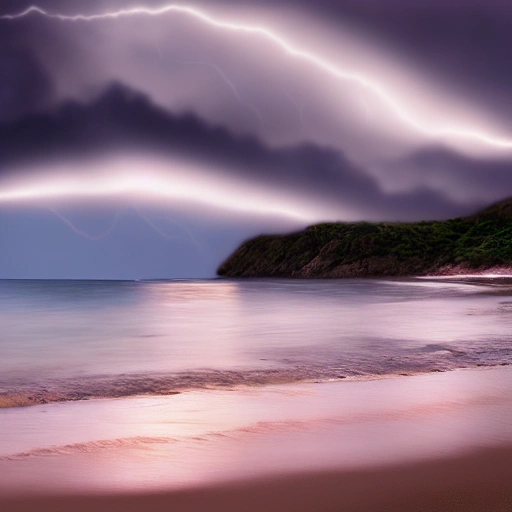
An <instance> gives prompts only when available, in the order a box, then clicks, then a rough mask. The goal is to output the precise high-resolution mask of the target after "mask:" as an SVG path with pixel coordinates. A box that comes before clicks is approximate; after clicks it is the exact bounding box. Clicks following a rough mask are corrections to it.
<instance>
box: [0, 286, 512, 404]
mask: <svg viewBox="0 0 512 512" xmlns="http://www.w3.org/2000/svg"><path fill="white" fill-rule="evenodd" d="M0 354H1V357H0V399H1V398H2V396H3V398H4V405H22V404H23V403H25V402H24V400H28V401H29V402H30V403H32V402H33V403H40V402H46V401H56V400H68V399H78V398H87V397H102V396H106V397H108V396H124V395H134V394H166V393H172V392H173V391H178V390H183V389H191V388H201V387H218V386H226V385H237V384H249V385H256V384H265V383H276V382H292V381H299V380H304V379H306V380H325V379H342V378H354V377H365V376H366V377H373V376H377V375H384V374H400V373H414V372H431V371H444V370H450V369H455V368H463V367H474V366H482V365H500V364H507V363H508V364H510V363H512V281H507V279H500V280H498V279H480V280H478V279H473V280H471V279H466V280H434V279H428V280H427V279H405V280H404V279H402V280H369V279H365V280H363V279H354V280H325V281H324V280H321V281H320V280H318V281H303V280H228V279H226V280H224V279H219V280H204V281H194V280H187V281H145V282H120V281H0ZM5 400H7V401H5ZM0 405H1V404H0Z"/></svg>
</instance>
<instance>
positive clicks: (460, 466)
mask: <svg viewBox="0 0 512 512" xmlns="http://www.w3.org/2000/svg"><path fill="white" fill-rule="evenodd" d="M0 510H2V511H4V512H22V511H38V512H46V511H48V512H50V511H51V512H59V511H68V510H73V511H75V512H81V511H84V512H86V511H87V512H89V511H94V512H103V511H105V512H107V511H108V512H116V511H120V512H121V511H123V512H131V511H133V512H135V511H143V510H150V511H152V512H160V511H162V512H163V511H169V510H172V511H174V512H178V511H187V512H192V511H210V512H216V511H219V512H220V511H222V512H231V511H232V512H241V511H245V512H251V511H255V512H256V511H266V512H274V511H275V512H283V511H297V512H306V511H311V512H323V511H326V512H327V511H332V512H335V511H341V510H344V511H354V512H355V511H361V512H363V511H365V512H367V511H371V510H376V511H377V510H378V511H381V512H384V511H394V512H399V511H416V510H418V511H419V510H424V511H461V512H462V511H464V512H472V511H482V512H484V511H485V512H490V511H494V512H501V511H503V512H510V511H511V510H512V447H499V448H489V449H485V450H480V451H478V452H475V453H471V454H465V455H463V456H458V457H452V458H449V459H441V460H435V461H428V462H421V463H414V464H407V465H401V466H398V467H381V468H375V469H372V470H362V471H351V472H350V471H337V472H335V471H330V472H314V473H309V474H300V475H293V476H286V475H285V476H280V477H275V478H273V479H256V480H252V481H245V482H238V483H236V484H221V485H217V486H208V487H204V488H194V489H188V490H180V491H174V492H170V493H147V494H132V493H124V494H110V495H108V494H107V495H105V494H96V495H94V494H92V495H91V494H88V495H74V496H73V495H71V496H66V495H63V496H62V495H61V496H54V497H52V496H44V495H39V496H31V497H18V498H11V499H8V498H5V497H4V498H3V499H1V498H0Z"/></svg>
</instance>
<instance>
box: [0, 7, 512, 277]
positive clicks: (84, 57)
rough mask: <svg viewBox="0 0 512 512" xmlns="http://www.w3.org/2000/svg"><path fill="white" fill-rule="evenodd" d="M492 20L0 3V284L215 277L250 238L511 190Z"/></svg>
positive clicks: (476, 202) (425, 11)
mask: <svg viewBox="0 0 512 512" xmlns="http://www.w3.org/2000/svg"><path fill="white" fill-rule="evenodd" d="M32 5H34V6H35V7H36V8H32V9H30V7H31V6H32ZM511 23H512V4H510V2H509V1H508V0H507V1H502V0H473V1H472V0H465V1H460V0H432V1H430V2H410V1H405V0H385V1H383V0H302V1H300V0H277V1H276V0H272V1H270V0H245V1H244V0H236V1H235V0H231V1H230V0H210V1H208V2H193V3H189V2H187V1H184V2H180V3H175V4H173V3H169V2H154V1H152V2H150V1H146V2H143V1H142V0H139V1H131V0H127V1H121V0H115V1H109V0H93V1H87V2H85V1H79V0H66V1H64V0H55V1H53V0H46V1H45V0H40V1H39V3H36V4H33V3H32V2H24V1H20V0H3V1H2V2H1V4H0V278H107V279H120V278H126V279H134V278H140V279H142V278H172V277H213V276H214V275H215V269H216V268H217V266H218V265H219V264H220V263H221V261H222V260H223V259H224V258H225V257H227V256H228V255H229V253H230V252H231V251H232V250H233V249H234V248H236V246H237V245H239V244H240V243H241V242H242V241H243V240H244V239H246V238H248V237H251V236H254V235H256V234H260V233H263V232H266V233H281V232H287V231H291V230H296V229H300V228H303V227H305V226H307V225H309V224H312V223H316V222H322V221H356V220H371V221H379V220H387V221H399V220H421V219H444V218H449V217H455V216H458V215H465V214H468V213H472V212H474V211H475V210H477V209H478V208H480V207H482V206H485V205H487V204H489V203H491V202H494V201H497V200H500V199H503V198H505V197H508V196H510V195H512V165H511V164H512V101H511V99H512V94H511V93H512V66H510V65H509V61H510V49H511V48H512V31H511V30H510V26H511Z"/></svg>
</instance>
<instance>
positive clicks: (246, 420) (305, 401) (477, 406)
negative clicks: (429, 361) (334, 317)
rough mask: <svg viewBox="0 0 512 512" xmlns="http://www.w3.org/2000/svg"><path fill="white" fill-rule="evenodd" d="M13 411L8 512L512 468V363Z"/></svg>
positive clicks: (6, 456) (6, 415) (1, 493)
mask: <svg viewBox="0 0 512 512" xmlns="http://www.w3.org/2000/svg"><path fill="white" fill-rule="evenodd" d="M484 370H485V371H484ZM1 415H2V421H1V422H0V474H2V479H0V509H2V510H4V508H3V507H2V505H1V503H3V502H5V501H6V500H7V499H8V497H9V496H10V497H11V498H14V497H15V495H17V497H18V499H24V498H28V497H30V496H33V497H34V499H35V498H36V497H37V498H39V497H41V498H44V499H45V500H49V501H48V502H49V503H50V501H51V500H54V499H57V496H58V495H59V496H64V497H62V498H58V499H72V498H70V495H72V496H88V498H86V500H88V502H89V503H91V501H90V499H96V498H94V497H98V496H107V495H108V496H113V495H117V494H120V495H121V497H122V496H125V497H126V496H131V495H133V493H135V494H137V495H140V496H142V497H141V499H143V500H146V499H148V498H147V495H148V494H150V495H152V496H155V495H159V496H162V495H165V496H166V498H165V500H167V497H168V496H169V495H171V494H172V495H173V496H175V495H176V493H180V492H181V491H183V490H185V489H189V491H190V492H192V491H194V492H195V491H196V490H198V489H199V490H201V489H206V490H208V489H209V490H210V491H211V490H212V489H213V490H217V489H227V488H236V489H238V488H239V487H240V486H244V485H248V486H249V487H251V488H252V489H253V490H252V491H251V490H250V489H249V491H247V492H248V493H249V494H248V495H251V493H253V494H258V492H259V491H258V492H256V491H255V490H254V489H255V487H254V486H256V487H257V486H259V485H260V484H261V482H263V481H265V482H269V483H270V484H271V483H272V482H274V481H285V480H287V479H288V480H289V481H290V482H294V483H293V486H298V487H299V488H300V487H301V485H299V484H298V483H297V482H298V481H299V480H300V479H301V478H302V479H308V480H309V479H315V478H317V476H316V475H320V474H322V475H333V476H332V478H334V477H336V479H338V480H340V479H341V480H342V481H343V482H345V481H346V479H347V478H348V477H346V475H348V474H354V473H356V474H357V475H359V476H358V479H360V480H361V482H362V483H361V485H363V483H364V481H365V480H367V479H368V478H369V477H368V476H366V477H363V476H361V475H368V474H370V473H372V474H373V473H375V474H377V476H375V478H384V477H385V475H386V474H387V473H388V472H389V471H391V470H392V471H395V470H396V471H398V469H397V468H409V469H407V470H405V469H404V470H403V474H405V475H407V474H408V472H409V471H413V470H414V471H416V469H414V468H417V466H418V465H422V464H434V463H435V464H437V465H438V466H439V467H444V466H445V465H446V464H447V463H450V461H452V460H455V459H456V460H459V459H460V458H461V457H465V456H466V455H467V454H470V455H471V454H473V455H471V457H473V456H475V457H476V455H475V452H479V453H480V455H478V454H477V455H478V456H477V457H476V458H480V457H481V456H484V458H485V459H486V460H487V458H489V457H490V455H489V454H491V453H492V454H493V455H492V457H494V458H495V459H496V460H497V461H498V462H496V464H502V462H499V461H500V460H501V458H500V457H501V455H499V454H500V453H501V452H503V454H507V455H506V456H505V455H503V457H504V458H505V460H506V461H507V464H508V466H509V467H511V468H512V431H511V430H510V422H511V421H512V368H510V367H508V368H507V367H503V368H482V369H472V370H465V371H457V372H455V371H454V372H446V373H435V374H422V375H415V376H410V377H409V378H407V379H397V378H384V379H377V380H365V381H356V380H355V381H347V382H343V384H342V383H341V382H326V383H322V384H321V385H320V384H315V383H299V384H288V385H274V386H265V387H262V388H252V389H251V388H244V389H241V388H240V389H232V390H197V391H191V392H190V393H184V394H180V395H175V396H172V397H129V398H121V399H116V400H110V399H107V400H90V401H81V402H67V403H58V404H48V405H41V406H37V407H26V408H13V409H5V410H4V411H3V412H1ZM465 454H466V455H465ZM486 454H487V455H486ZM468 456H469V455H468ZM496 457H497V458H496ZM475 460H476V459H475ZM442 461H444V462H442ZM454 464H455V463H454ZM457 464H458V463H457ZM468 464H469V462H468ZM465 465H466V464H465V463H464V464H459V466H460V469H461V470H464V471H465ZM489 465H491V462H489ZM479 466H480V463H478V464H477V463H476V462H475V463H474V468H475V471H477V470H478V468H479ZM491 466H492V465H491ZM411 468H412V469H411ZM491 469H492V468H491ZM491 469H490V470H489V471H488V472H487V473H489V472H491ZM436 471H437V470H436ZM420 473H421V471H420ZM379 474H381V476H378V475H379ZM418 474H419V473H418ZM457 474H458V470H457ZM455 476H457V475H455ZM480 476H482V477H483V478H484V480H485V478H487V476H486V474H484V475H480ZM372 478H373V477H372ZM457 478H458V477H457ZM496 478H498V480H499V478H501V477H499V475H498V476H497V477H496ZM370 480H371V479H370ZM498 480H496V481H498ZM419 481H421V478H420V477H419V476H418V482H419ZM510 481H512V479H511V480H510ZM283 485H284V484H283ZM290 485H292V483H291V484H290ZM340 485H341V484H340ZM343 485H344V484H343ZM365 485H366V484H365ZM390 485H395V484H393V483H392V482H391V483H390ZM396 485H398V484H396ZM436 485H437V484H436ZM475 485H476V484H475ZM349 487H350V486H349ZM189 491H187V492H189ZM210 491H208V492H210ZM201 492H202V491H201ZM215 492H217V491H215ZM230 492H231V491H230ZM237 492H238V491H237ZM244 493H245V494H247V493H246V492H245V491H244ZM44 496H46V497H44ZM66 496H67V498H66ZM11 498H9V499H11ZM384 498H385V496H384ZM116 499H117V498H116ZM155 499H156V498H155ZM172 499H174V498H172ZM251 499H252V498H251ZM255 499H256V498H255ZM286 499H288V498H286ZM16 506H18V505H16ZM119 506H123V507H124V505H119ZM262 506H263V505H262ZM265 506H266V505H265ZM48 507H50V505H48ZM338 509H339V508H338ZM15 510H18V509H15ZM312 510H314V509H312Z"/></svg>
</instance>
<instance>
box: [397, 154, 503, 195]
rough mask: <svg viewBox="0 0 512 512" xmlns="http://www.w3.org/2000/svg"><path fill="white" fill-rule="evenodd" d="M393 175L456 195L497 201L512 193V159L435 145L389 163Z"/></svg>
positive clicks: (407, 183)
mask: <svg viewBox="0 0 512 512" xmlns="http://www.w3.org/2000/svg"><path fill="white" fill-rule="evenodd" d="M387 171H388V174H389V177H390V178H391V179H393V178H394V179H397V180H400V181H402V182H403V184H404V185H405V186H406V187H408V188H414V187H418V186H423V187H430V188H432V189H437V190H447V191H450V192H451V194H452V195H454V196H455V197H457V196H458V197H464V198H465V199H466V200H469V201H472V200H473V201H474V200H475V198H479V199H480V200H482V201H487V202H490V201H497V200H499V199H503V198H505V197H509V196H511V195H512V160H510V159H509V160H492V159H484V158H469V157H465V156H463V155H459V154H457V153H455V152H453V151H451V150H449V149H447V148H443V147H431V148H427V149H423V150H421V151H417V152H415V153H413V154H411V155H408V156H406V157H405V158H403V159H401V160H400V161H398V162H393V163H391V164H389V165H388V166H387Z"/></svg>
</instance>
